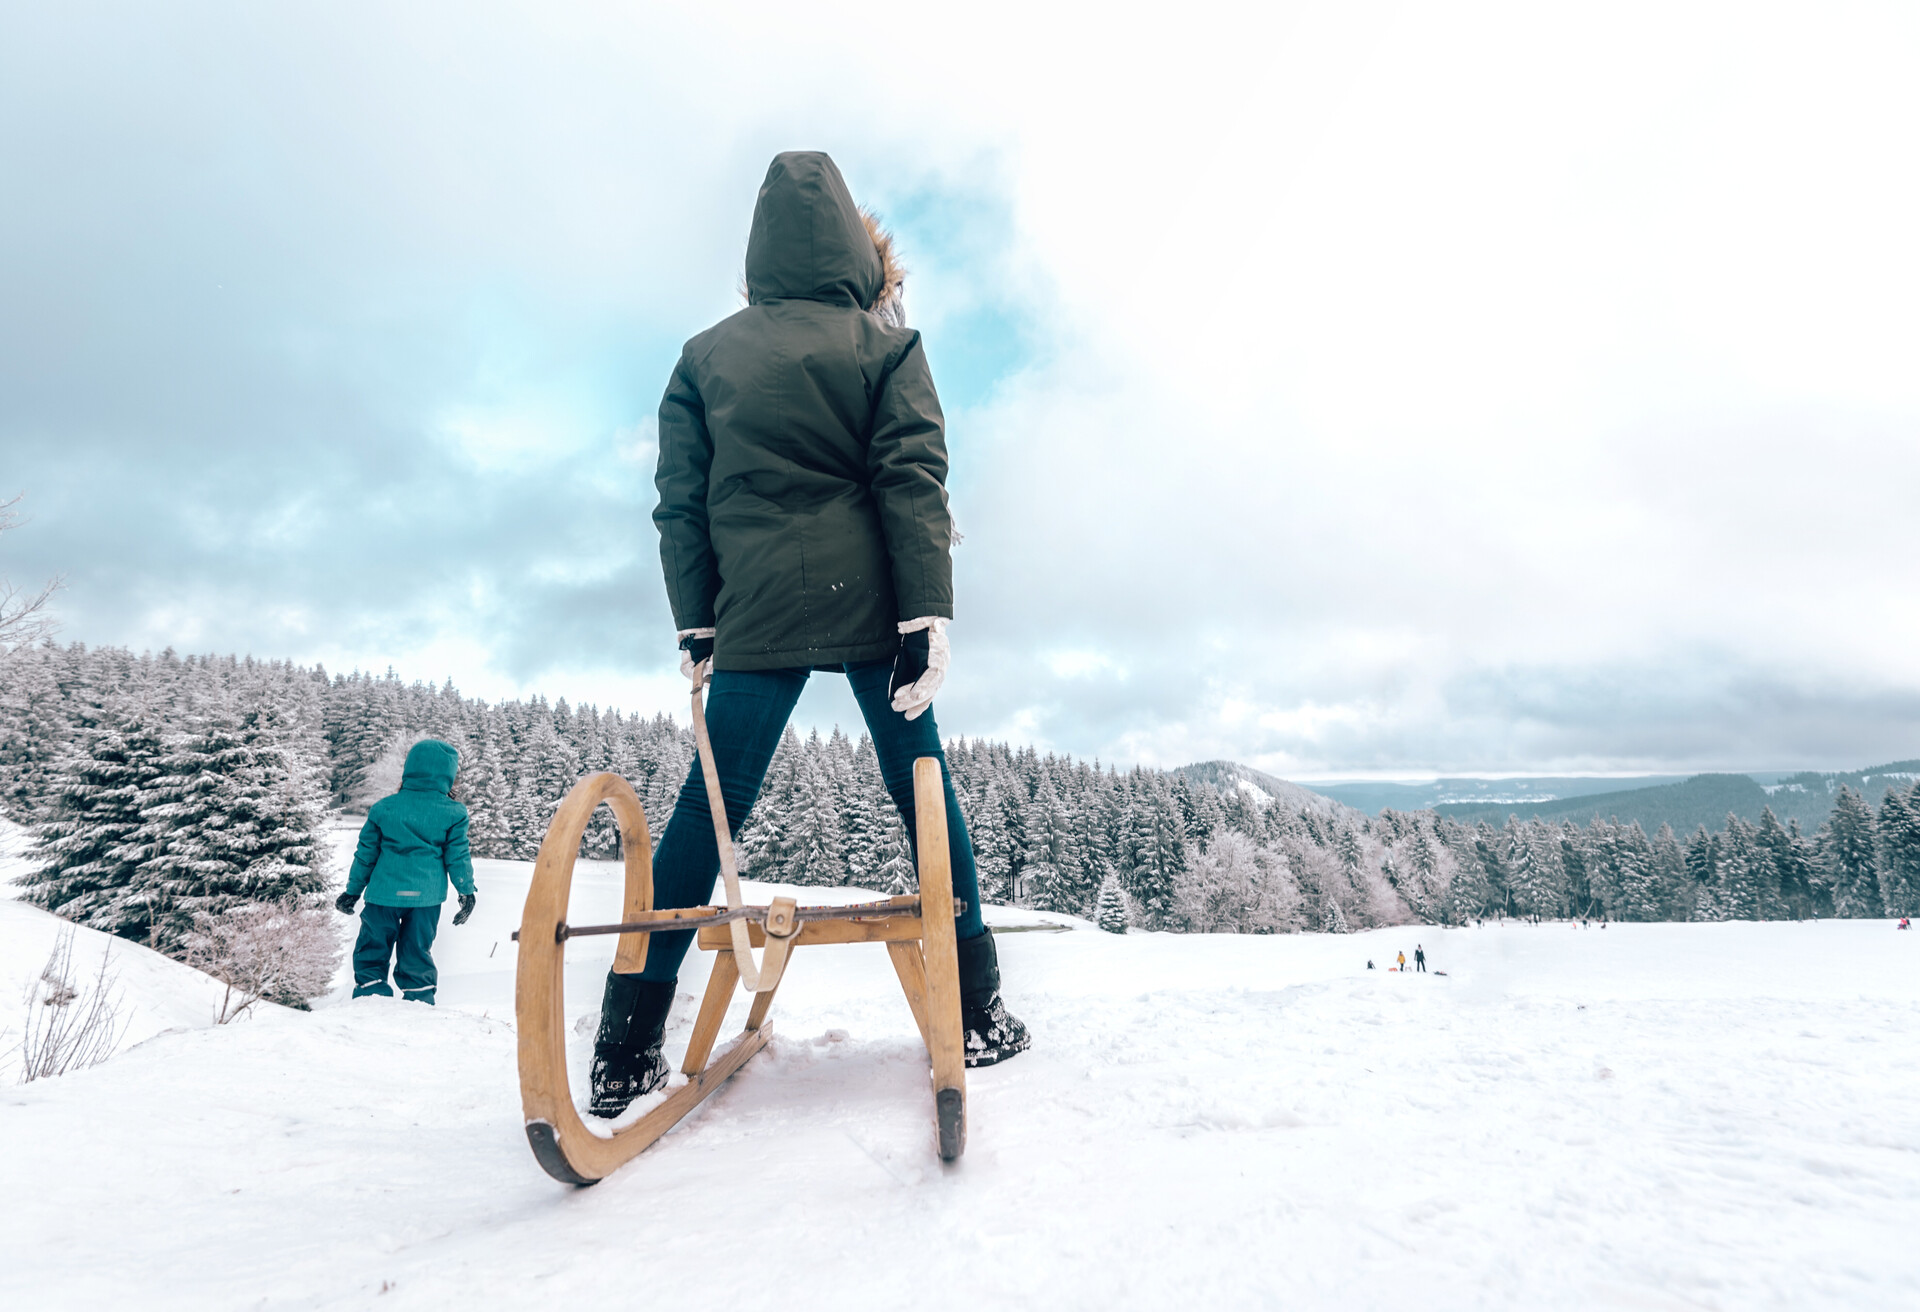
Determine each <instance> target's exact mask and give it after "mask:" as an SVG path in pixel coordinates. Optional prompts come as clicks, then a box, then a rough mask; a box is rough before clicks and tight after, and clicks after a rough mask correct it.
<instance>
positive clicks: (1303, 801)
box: [1172, 761, 1359, 819]
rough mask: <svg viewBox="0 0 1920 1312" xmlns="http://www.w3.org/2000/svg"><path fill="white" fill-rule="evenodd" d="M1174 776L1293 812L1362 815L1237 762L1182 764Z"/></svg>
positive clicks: (1348, 807) (1311, 791)
mask: <svg viewBox="0 0 1920 1312" xmlns="http://www.w3.org/2000/svg"><path fill="white" fill-rule="evenodd" d="M1172 773H1174V774H1177V775H1183V776H1185V777H1186V778H1188V779H1191V780H1192V781H1193V782H1194V783H1197V784H1212V785H1213V786H1214V787H1215V788H1218V789H1219V790H1220V791H1221V792H1223V793H1225V792H1228V791H1231V790H1233V789H1236V788H1237V789H1239V790H1240V791H1241V792H1244V793H1247V794H1248V795H1249V796H1251V797H1253V798H1254V799H1255V801H1256V802H1257V803H1258V804H1260V805H1263V806H1264V805H1266V804H1267V803H1269V802H1280V803H1283V804H1284V805H1285V806H1287V807H1288V808H1289V809H1290V810H1294V811H1314V812H1317V813H1319V814H1321V815H1327V816H1342V815H1344V816H1353V817H1355V818H1356V819H1357V818H1358V816H1359V813H1358V812H1357V811H1355V810H1354V809H1353V808H1352V807H1350V806H1348V805H1347V804H1346V803H1344V802H1336V801H1335V800H1334V799H1333V798H1331V797H1327V796H1326V795H1324V794H1322V793H1316V792H1314V791H1313V790H1312V789H1310V788H1303V787H1301V786H1300V785H1299V784H1296V783H1290V782H1288V781H1287V780H1285V779H1276V778H1275V777H1274V776H1272V775H1270V774H1268V773H1266V772H1265V771H1264V770H1256V769H1254V768H1253V767H1252V766H1250V765H1241V764H1240V763H1239V762H1238V761H1201V762H1198V763H1197V764H1194V765H1183V766H1181V767H1180V768H1179V769H1177V770H1175V771H1173V772H1172Z"/></svg>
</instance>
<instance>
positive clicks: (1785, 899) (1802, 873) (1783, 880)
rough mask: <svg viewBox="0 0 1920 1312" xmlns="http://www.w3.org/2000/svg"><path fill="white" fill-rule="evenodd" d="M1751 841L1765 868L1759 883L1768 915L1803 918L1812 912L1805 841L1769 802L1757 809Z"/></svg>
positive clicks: (1795, 918)
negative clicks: (1757, 817) (1764, 893)
mask: <svg viewBox="0 0 1920 1312" xmlns="http://www.w3.org/2000/svg"><path fill="white" fill-rule="evenodd" d="M1754 842H1755V844H1756V846H1757V847H1758V848H1759V852H1760V858H1761V860H1762V862H1763V863H1764V868H1765V872H1766V873H1765V877H1764V879H1763V880H1762V886H1763V887H1764V889H1765V891H1766V894H1767V906H1766V908H1765V910H1766V913H1767V915H1768V917H1769V918H1770V919H1779V918H1781V917H1783V916H1784V917H1791V918H1792V919H1794V920H1804V919H1805V918H1806V917H1807V916H1809V915H1811V914H1812V912H1813V885H1812V879H1811V873H1812V870H1811V867H1812V862H1811V860H1810V854H1809V853H1808V852H1807V851H1806V846H1805V843H1804V842H1803V841H1802V840H1801V839H1800V837H1799V834H1798V833H1797V832H1791V831H1789V830H1788V829H1787V827H1786V826H1785V825H1783V824H1781V823H1780V820H1779V817H1777V816H1775V815H1774V813H1773V808H1772V807H1770V806H1769V807H1766V808H1764V809H1763V810H1762V811H1761V812H1760V825H1759V828H1758V829H1757V831H1756V832H1755V835H1754Z"/></svg>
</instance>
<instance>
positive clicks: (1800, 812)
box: [1432, 760, 1920, 836]
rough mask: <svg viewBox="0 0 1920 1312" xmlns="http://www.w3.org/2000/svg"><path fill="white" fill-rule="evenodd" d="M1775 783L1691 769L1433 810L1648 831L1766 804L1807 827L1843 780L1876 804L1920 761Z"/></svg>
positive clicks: (1679, 827)
mask: <svg viewBox="0 0 1920 1312" xmlns="http://www.w3.org/2000/svg"><path fill="white" fill-rule="evenodd" d="M1773 778H1774V782H1772V783H1765V784H1763V783H1761V782H1760V780H1758V779H1756V778H1754V777H1753V776H1752V775H1749V774H1697V775H1694V776H1693V777H1691V778H1689V779H1683V780H1681V781H1680V782H1678V783H1668V784H1658V785H1655V786H1653V787H1639V788H1627V789H1620V790H1617V791H1614V792H1604V793H1590V794H1588V795H1586V796H1583V797H1563V798H1555V799H1553V800H1550V801H1539V802H1499V803H1482V802H1462V803H1451V804H1442V805H1439V806H1435V807H1433V808H1432V809H1433V810H1435V811H1437V812H1439V813H1440V814H1441V815H1443V816H1447V817H1449V818H1451V819H1454V820H1458V821H1460V822H1462V823H1463V824H1477V823H1479V822H1480V821H1482V820H1484V821H1486V822H1487V823H1489V824H1492V825H1496V826H1497V825H1503V824H1505V823H1506V821H1507V817H1508V816H1510V815H1511V816H1516V817H1518V818H1519V819H1522V820H1550V821H1556V822H1557V821H1563V820H1571V821H1574V822H1575V823H1580V824H1583V823H1585V822H1586V821H1588V820H1592V819H1594V818H1595V817H1598V818H1600V819H1602V820H1618V821H1619V822H1620V823H1621V824H1629V823H1631V822H1633V821H1636V820H1637V821H1639V822H1640V827H1641V828H1642V829H1645V830H1646V831H1647V832H1649V833H1651V832H1653V831H1654V830H1655V829H1657V828H1659V827H1660V826H1661V825H1662V824H1669V825H1672V826H1673V829H1674V832H1675V833H1678V834H1680V835H1682V836H1684V835H1686V834H1687V833H1690V832H1691V831H1692V830H1694V829H1696V828H1698V827H1699V826H1701V825H1705V826H1706V827H1707V828H1708V829H1717V828H1719V827H1720V826H1721V825H1723V824H1725V823H1726V819H1727V816H1729V815H1737V816H1739V817H1740V818H1741V819H1743V820H1758V819H1759V818H1760V813H1761V812H1762V811H1764V810H1766V809H1768V808H1769V807H1771V808H1772V810H1773V813H1774V815H1775V816H1777V817H1778V818H1779V819H1780V820H1781V821H1782V822H1783V823H1784V822H1786V821H1789V820H1797V821H1799V822H1800V826H1801V828H1803V829H1805V830H1808V831H1812V830H1813V829H1816V828H1818V827H1819V826H1820V824H1821V823H1822V822H1823V821H1824V820H1826V818H1827V815H1828V813H1829V812H1831V811H1832V810H1833V799H1834V797H1835V795H1836V794H1838V792H1839V791H1840V789H1841V787H1842V786H1845V787H1848V788H1851V789H1853V790H1854V791H1855V792H1857V793H1859V794H1861V795H1862V796H1863V797H1865V798H1866V800H1867V804H1868V805H1870V806H1874V807H1878V806H1879V805H1880V802H1881V800H1882V799H1883V798H1884V797H1885V796H1886V794H1887V792H1888V791H1889V790H1890V789H1894V788H1902V787H1905V786H1907V785H1909V784H1911V783H1913V782H1914V781H1915V780H1916V779H1920V760H1909V761H1892V762H1889V763H1888V764H1886V765H1875V766H1870V767H1868V768H1867V769H1865V770H1851V771H1834V772H1820V771H1813V770H1807V771H1802V772H1801V773H1799V774H1792V775H1784V776H1773Z"/></svg>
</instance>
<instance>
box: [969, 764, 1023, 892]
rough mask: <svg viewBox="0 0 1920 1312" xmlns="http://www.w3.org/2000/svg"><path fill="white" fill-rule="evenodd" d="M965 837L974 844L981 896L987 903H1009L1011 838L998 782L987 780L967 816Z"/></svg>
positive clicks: (1011, 868)
mask: <svg viewBox="0 0 1920 1312" xmlns="http://www.w3.org/2000/svg"><path fill="white" fill-rule="evenodd" d="M967 836H968V837H969V838H970V839H971V840H972V842H973V865H974V869H975V871H976V872H977V873H978V875H979V879H980V896H981V897H982V898H984V899H985V900H986V901H988V902H1005V901H1008V900H1009V899H1010V898H1011V897H1012V896H1013V836H1012V835H1011V834H1010V833H1009V832H1008V830H1007V809H1006V804H1005V802H1004V800H1003V799H1002V797H1001V793H1000V783H999V781H998V780H996V779H992V778H989V779H988V780H987V784H986V788H985V790H984V791H983V792H982V794H981V797H980V803H979V805H977V806H975V807H974V808H973V812H972V814H971V815H969V816H968V817H967Z"/></svg>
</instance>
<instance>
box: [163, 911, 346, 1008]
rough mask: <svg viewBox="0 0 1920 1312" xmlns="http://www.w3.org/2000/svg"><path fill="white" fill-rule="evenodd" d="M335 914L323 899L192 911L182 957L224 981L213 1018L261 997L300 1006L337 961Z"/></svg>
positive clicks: (323, 987)
mask: <svg viewBox="0 0 1920 1312" xmlns="http://www.w3.org/2000/svg"><path fill="white" fill-rule="evenodd" d="M340 924H341V922H340V921H339V920H338V919H337V918H336V917H335V915H334V913H333V912H332V910H331V909H330V908H329V907H328V905H327V904H326V903H325V902H324V901H306V900H301V899H291V898H290V899H287V900H285V901H280V902H243V903H241V904H240V905H239V906H235V907H230V908H228V909H227V910H225V911H222V912H218V913H206V912H203V913H201V914H200V915H198V916H196V917H194V928H193V932H192V933H191V934H189V935H188V937H187V951H186V962H187V964H188V965H189V966H192V967H193V968H194V969H195V970H199V971H202V972H204V973H206V974H208V975H211V976H213V977H214V978H215V979H217V980H219V981H220V982H221V983H222V984H224V985H226V992H225V993H224V994H222V995H221V999H220V1012H219V1015H218V1016H216V1017H215V1022H216V1023H217V1024H221V1025H224V1024H226V1023H227V1022H228V1021H230V1020H232V1019H234V1018H235V1017H237V1016H241V1015H244V1014H245V1013H246V1012H247V1011H248V1010H249V1009H250V1008H251V1007H252V1006H253V1005H254V1004H255V1003H256V1002H259V1001H262V1000H263V999H264V1000H265V1001H267V1002H277V1003H280V1004H282V1005H283V1006H288V1007H301V1008H304V1007H305V1006H306V1005H307V1002H308V1001H309V1000H310V999H312V998H317V997H319V996H320V995H321V994H322V993H325V992H326V991H327V986H328V984H329V983H331V982H332V980H333V972H334V971H335V970H336V969H337V968H338V967H339V965H340V955H341V942H340V928H339V926H340Z"/></svg>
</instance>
